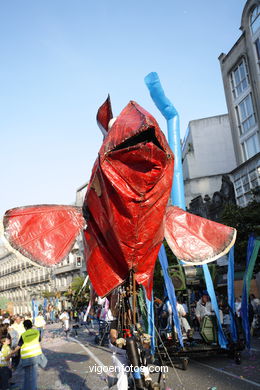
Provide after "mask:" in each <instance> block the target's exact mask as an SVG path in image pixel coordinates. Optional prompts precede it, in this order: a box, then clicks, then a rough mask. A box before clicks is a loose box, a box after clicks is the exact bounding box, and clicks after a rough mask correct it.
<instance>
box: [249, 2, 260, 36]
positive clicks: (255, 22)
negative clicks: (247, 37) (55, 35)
mask: <svg viewBox="0 0 260 390" xmlns="http://www.w3.org/2000/svg"><path fill="white" fill-rule="evenodd" d="M250 25H251V32H252V34H255V33H256V31H257V30H258V29H259V27H260V6H259V5H257V6H256V7H255V8H254V9H253V12H252V13H251V17H250Z"/></svg>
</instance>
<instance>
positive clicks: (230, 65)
mask: <svg viewBox="0 0 260 390" xmlns="http://www.w3.org/2000/svg"><path fill="white" fill-rule="evenodd" d="M240 30H241V31H242V34H241V36H240V38H239V39H238V40H237V42H235V43H234V45H233V47H232V48H231V49H230V51H229V52H228V53H227V54H224V53H222V54H221V55H220V56H219V63H220V67H221V72H222V78H223V84H224V90H225V95H226V102H227V107H228V114H229V121H230V127H231V133H232V139H233V146H234V151H235V158H236V167H235V169H234V170H233V171H232V172H231V177H232V180H233V182H234V187H235V193H236V199H237V204H238V205H239V206H246V204H247V203H248V202H249V201H251V200H252V199H253V196H254V192H255V191H256V189H257V187H259V185H260V182H259V177H260V133H259V132H260V103H259V102H260V1H259V0H248V1H247V2H246V4H245V7H244V10H243V13H242V19H241V27H240Z"/></svg>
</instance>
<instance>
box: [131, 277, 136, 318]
mask: <svg viewBox="0 0 260 390" xmlns="http://www.w3.org/2000/svg"><path fill="white" fill-rule="evenodd" d="M132 275H133V324H134V325H136V280H135V273H134V272H133V273H132Z"/></svg>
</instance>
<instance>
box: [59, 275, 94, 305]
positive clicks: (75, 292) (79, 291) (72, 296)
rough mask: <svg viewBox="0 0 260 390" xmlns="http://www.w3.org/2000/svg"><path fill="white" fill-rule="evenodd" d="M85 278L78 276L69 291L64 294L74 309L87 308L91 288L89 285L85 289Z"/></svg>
mask: <svg viewBox="0 0 260 390" xmlns="http://www.w3.org/2000/svg"><path fill="white" fill-rule="evenodd" d="M84 281H85V277H83V276H76V277H75V278H74V279H73V280H72V283H71V285H70V287H69V289H68V291H67V292H66V293H65V294H64V295H65V296H66V297H67V298H68V299H69V301H70V302H71V304H72V307H74V308H80V307H82V306H85V305H86V303H87V301H88V300H89V286H88V284H87V285H86V286H84V287H83V283H84Z"/></svg>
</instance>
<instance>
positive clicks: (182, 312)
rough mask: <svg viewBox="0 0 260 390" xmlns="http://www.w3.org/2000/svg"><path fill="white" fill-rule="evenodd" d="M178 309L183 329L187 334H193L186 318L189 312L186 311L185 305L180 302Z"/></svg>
mask: <svg viewBox="0 0 260 390" xmlns="http://www.w3.org/2000/svg"><path fill="white" fill-rule="evenodd" d="M176 307H177V312H178V316H179V319H180V322H181V327H182V328H183V329H184V330H185V333H186V334H187V335H189V334H190V333H191V327H190V324H189V323H188V320H187V318H186V315H187V312H186V311H185V309H184V307H183V305H182V304H181V303H180V302H178V301H177V305H176Z"/></svg>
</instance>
